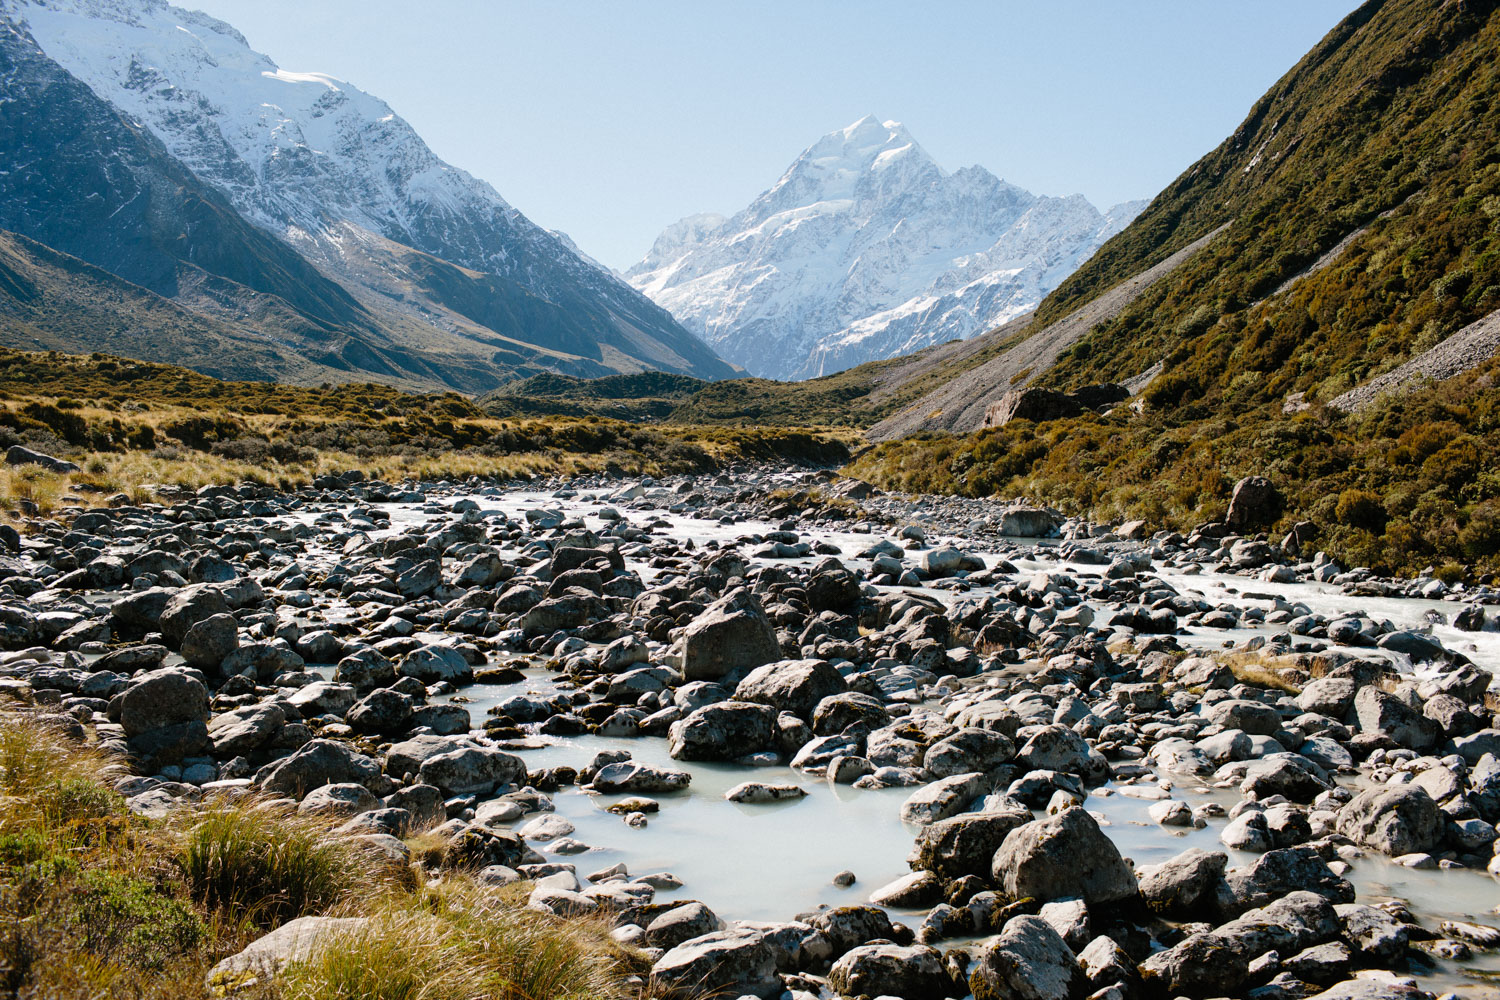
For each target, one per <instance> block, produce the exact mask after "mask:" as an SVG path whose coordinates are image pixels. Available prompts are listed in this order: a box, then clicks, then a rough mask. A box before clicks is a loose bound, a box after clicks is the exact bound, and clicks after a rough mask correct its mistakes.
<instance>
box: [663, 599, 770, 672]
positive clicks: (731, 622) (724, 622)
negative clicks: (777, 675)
mask: <svg viewBox="0 0 1500 1000" xmlns="http://www.w3.org/2000/svg"><path fill="white" fill-rule="evenodd" d="M779 659H781V644H780V643H779V642H777V641H776V629H775V627H774V626H773V625H772V624H771V620H770V619H769V618H767V617H766V612H765V610H764V609H763V608H762V607H761V605H760V600H759V599H758V598H757V597H756V596H755V594H754V593H752V592H751V591H750V590H748V589H746V588H744V587H740V588H737V589H735V590H734V591H731V592H730V593H729V594H727V595H725V596H724V597H722V598H720V599H719V600H717V601H715V602H714V603H713V604H710V605H709V606H708V607H707V608H706V609H705V610H704V611H703V613H702V614H700V615H699V616H698V617H697V618H695V619H693V621H692V623H690V624H689V625H688V626H687V628H686V629H685V630H684V632H683V635H682V675H683V677H684V678H686V679H687V680H690V681H701V680H706V681H717V680H721V679H722V678H724V677H726V676H728V675H730V674H733V673H736V672H739V671H742V670H749V669H753V668H755V667H758V666H761V665H762V664H766V663H771V662H773V661H775V660H779Z"/></svg>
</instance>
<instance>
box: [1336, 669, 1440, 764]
mask: <svg viewBox="0 0 1500 1000" xmlns="http://www.w3.org/2000/svg"><path fill="white" fill-rule="evenodd" d="M1354 716H1355V719H1356V720H1357V721H1358V723H1359V731H1360V732H1362V733H1370V734H1373V735H1377V736H1384V737H1386V738H1387V739H1390V740H1392V741H1394V742H1396V743H1398V744H1400V745H1401V746H1403V747H1406V748H1407V749H1410V750H1416V751H1417V752H1419V753H1421V752H1425V751H1427V750H1431V749H1432V748H1433V747H1435V746H1437V744H1438V741H1439V740H1441V739H1442V736H1443V730H1442V727H1441V726H1439V725H1438V724H1437V723H1436V722H1434V721H1433V720H1431V719H1429V718H1427V716H1425V715H1423V714H1422V713H1421V712H1418V711H1417V710H1416V709H1414V708H1412V707H1411V706H1410V705H1408V704H1406V703H1405V702H1404V701H1402V700H1401V699H1399V698H1397V697H1395V696H1394V695H1390V694H1386V693H1385V692H1384V691H1382V690H1380V689H1379V688H1377V687H1375V686H1374V685H1367V686H1365V687H1362V688H1360V689H1359V692H1358V693H1357V694H1356V695H1355V696H1354Z"/></svg>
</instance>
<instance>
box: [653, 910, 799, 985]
mask: <svg viewBox="0 0 1500 1000" xmlns="http://www.w3.org/2000/svg"><path fill="white" fill-rule="evenodd" d="M776 954H777V953H776V948H775V946H774V943H773V942H771V941H769V940H767V934H766V932H765V931H763V930H760V929H758V928H751V927H731V928H729V929H728V930H722V931H715V932H713V933H711V934H704V935H702V936H700V937H695V938H692V939H690V940H687V941H684V942H682V943H681V944H679V945H677V946H676V947H674V948H672V949H671V950H670V951H668V952H667V953H666V954H665V955H663V956H661V957H660V958H658V959H657V960H656V963H655V964H654V965H653V966H652V967H651V975H652V977H653V978H654V979H655V980H656V982H657V983H658V984H659V985H660V986H661V987H662V988H663V989H664V990H665V991H666V992H667V993H669V994H670V995H672V996H681V997H697V996H708V995H719V996H744V995H747V994H748V995H752V996H758V997H762V998H767V1000H768V998H771V997H775V996H779V995H780V994H781V992H782V990H783V986H782V983H781V978H780V977H779V976H777V975H776Z"/></svg>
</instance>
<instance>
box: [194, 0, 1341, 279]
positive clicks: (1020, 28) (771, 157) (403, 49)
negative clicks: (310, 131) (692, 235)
mask: <svg viewBox="0 0 1500 1000" xmlns="http://www.w3.org/2000/svg"><path fill="white" fill-rule="evenodd" d="M174 2H176V3H178V4H179V5H181V6H185V7H197V8H199V9H201V10H205V11H207V12H208V13H210V14H213V15H215V16H217V17H220V18H222V19H224V20H226V21H228V22H230V23H231V24H233V25H234V26H235V27H237V28H238V29H240V31H241V32H242V33H243V34H244V35H245V36H246V37H247V38H248V39H249V41H250V44H251V45H252V46H253V47H255V48H256V49H258V50H260V51H261V52H264V53H266V54H267V55H269V56H270V57H271V58H272V59H274V60H276V62H277V63H278V64H280V65H281V66H282V67H284V68H287V69H291V70H297V71H317V72H323V73H328V74H330V75H332V76H335V77H338V78H340V79H344V80H347V81H349V82H351V83H353V84H355V85H356V86H358V87H361V88H363V89H364V90H367V91H369V92H370V93H372V94H375V95H376V96H378V97H381V98H383V99H385V100H386V101H387V102H388V103H389V104H390V105H391V106H392V107H393V108H394V109H395V110H396V112H397V113H398V114H400V115H401V116H402V117H404V118H406V119H407V120H408V121H409V122H411V123H412V125H413V126H414V127H415V128H416V129H417V131H418V132H419V133H420V134H421V135H422V137H423V138H425V139H426V140H427V142H428V144H429V145H430V146H432V148H433V149H434V150H435V151H436V152H437V153H438V155H439V156H442V157H443V158H444V159H446V160H448V161H449V162H451V163H453V164H455V165H456V166H459V167H462V168H464V169H466V170H468V171H469V172H470V173H472V174H475V175H476V176H479V177H482V178H484V179H485V180H487V181H489V182H490V183H492V184H493V185H494V186H495V188H496V189H497V190H498V191H499V192H500V193H501V195H503V196H504V197H505V198H506V199H507V200H508V201H509V202H510V203H511V204H512V205H515V206H516V207H517V208H518V209H520V210H521V211H522V212H524V213H526V214H527V215H528V216H530V217H531V218H532V219H533V220H534V221H536V222H537V223H539V224H541V225H543V226H546V227H547V228H550V229H561V230H563V231H564V232H566V233H568V234H569V235H570V236H572V237H573V239H574V240H575V241H576V242H577V243H578V245H579V246H580V247H581V248H582V249H583V250H584V251H586V252H587V253H590V254H592V255H593V256H595V257H597V258H598V259H599V260H601V261H603V262H604V263H606V264H609V265H611V266H614V267H619V268H624V267H627V266H629V265H630V264H632V263H634V262H635V261H636V260H637V259H639V258H640V257H641V256H642V255H643V254H644V253H645V252H646V250H647V249H648V248H649V247H650V245H651V242H652V240H653V239H654V238H655V237H656V234H657V233H658V232H660V231H661V230H662V229H663V228H664V227H666V226H667V225H668V224H670V223H672V222H674V221H675V220H677V219H678V218H681V217H682V216H684V215H691V214H693V213H696V212H721V213H723V214H725V215H731V214H733V213H734V212H736V211H738V210H739V209H740V208H743V207H744V206H745V205H746V204H747V203H748V202H749V201H750V200H751V199H752V198H754V197H755V196H756V195H757V194H759V193H760V192H761V191H763V190H765V189H766V188H767V187H769V186H770V185H771V184H773V183H774V182H775V181H776V179H777V178H778V177H779V176H781V173H782V172H783V171H784V170H785V169H786V167H787V166H788V165H789V164H790V163H791V161H792V160H793V159H794V158H795V157H796V156H797V154H798V153H799V152H801V151H802V150H803V149H804V148H806V147H807V146H809V145H811V144H812V143H813V142H814V141H816V140H817V138H818V137H819V136H821V135H823V134H825V133H827V132H831V131H833V130H834V129H838V128H843V127H844V126H845V125H848V124H849V123H851V122H853V121H855V120H856V119H858V118H860V117H862V116H864V115H866V114H874V115H876V116H878V117H880V118H882V119H896V120H898V121H901V122H904V123H905V124H906V126H907V128H908V129H909V130H910V131H911V133H912V135H913V136H915V137H916V139H917V141H918V142H919V143H921V144H922V145H923V146H924V147H925V148H926V149H927V151H928V152H929V153H930V154H931V155H932V156H933V158H934V159H936V160H937V161H938V163H940V164H942V165H943V166H944V167H945V168H947V169H949V170H955V169H958V168H959V167H964V166H969V165H971V164H975V163H977V164H980V165H981V166H984V167H986V168H987V169H989V170H990V171H992V172H993V173H995V174H997V175H999V176H1001V177H1003V178H1005V179H1006V180H1008V181H1011V182H1013V183H1016V184H1019V185H1021V186H1022V187H1025V188H1028V189H1030V190H1032V191H1034V192H1036V193H1038V194H1051V195H1065V194H1074V193H1079V192H1081V193H1082V194H1084V195H1086V196H1087V197H1088V198H1089V199H1090V200H1091V201H1093V202H1094V203H1095V204H1096V205H1098V206H1099V207H1101V208H1105V207H1108V206H1109V205H1111V204H1114V203H1116V202H1120V201H1126V200H1129V199H1133V198H1149V197H1151V196H1153V195H1155V194H1156V192H1157V191H1159V190H1160V189H1161V188H1162V187H1164V186H1165V185H1166V184H1167V183H1168V182H1170V181H1171V180H1172V179H1173V178H1174V177H1176V176H1177V175H1178V174H1180V173H1181V172H1182V171H1183V170H1184V169H1185V168H1186V167H1187V166H1188V165H1189V164H1191V163H1192V162H1193V161H1194V160H1195V159H1197V158H1198V157H1199V156H1201V155H1202V154H1204V153H1205V152H1207V151H1208V150H1210V149H1212V148H1213V147H1214V146H1216V145H1217V144H1218V143H1219V142H1220V141H1221V140H1222V139H1223V138H1224V137H1225V136H1227V135H1228V134H1229V133H1230V132H1232V131H1233V130H1234V127H1235V126H1236V125H1238V124H1239V122H1240V121H1241V119H1242V118H1243V117H1244V115H1245V113H1246V112H1247V111H1248V110H1249V108H1250V105H1251V103H1252V102H1253V101H1254V100H1255V99H1256V98H1257V97H1259V96H1260V95H1261V94H1262V93H1263V92H1264V91H1265V90H1266V89H1267V88H1268V87H1269V86H1270V84H1271V83H1273V82H1274V81H1275V80H1276V79H1277V78H1278V77H1280V76H1281V75H1282V74H1283V73H1284V72H1285V71H1286V70H1287V69H1289V68H1290V67H1291V66H1292V64H1293V63H1295V62H1296V61H1297V59H1299V58H1300V57H1301V56H1302V54H1303V53H1304V52H1306V51H1307V50H1308V49H1309V48H1310V47H1311V46H1312V45H1313V44H1314V43H1315V42H1316V41H1317V40H1318V39H1319V38H1321V37H1322V36H1323V35H1324V34H1325V33H1326V32H1327V31H1328V30H1329V29H1330V28H1332V27H1333V26H1334V25H1335V24H1336V23H1338V21H1339V19H1340V18H1342V17H1343V16H1344V15H1345V14H1347V13H1348V12H1349V11H1351V10H1353V9H1354V8H1355V7H1356V6H1357V3H1356V2H1355V0H1026V2H1020V0H946V2H917V0H908V2H892V0H761V2H757V3H746V2H731V0H682V2H679V0H635V2H623V0H622V2H605V0H589V2H583V0H533V2H527V3H518V2H510V0H174Z"/></svg>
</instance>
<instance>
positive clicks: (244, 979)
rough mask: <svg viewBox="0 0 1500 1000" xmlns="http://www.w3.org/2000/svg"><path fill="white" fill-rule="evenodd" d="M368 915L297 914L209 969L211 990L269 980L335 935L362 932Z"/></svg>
mask: <svg viewBox="0 0 1500 1000" xmlns="http://www.w3.org/2000/svg"><path fill="white" fill-rule="evenodd" d="M367 920H368V918H366V917H297V918H296V919H295V920H289V921H287V922H286V923H284V924H282V925H281V926H280V927H278V928H276V930H274V931H272V932H271V933H269V934H266V935H263V936H261V937H259V938H256V939H255V940H254V941H252V942H250V944H248V945H246V946H245V948H244V949H243V950H242V951H240V952H238V953H237V954H234V955H231V956H229V957H228V958H226V959H223V960H222V961H220V962H219V963H218V964H217V965H215V966H214V967H213V968H212V969H210V970H209V971H208V977H207V986H208V989H209V991H210V992H211V993H213V994H215V995H218V994H220V993H231V992H234V991H235V990H237V989H241V988H244V987H247V986H250V985H251V984H252V983H265V982H268V981H269V980H271V979H273V978H275V976H276V973H278V972H279V971H281V969H282V968H283V967H284V966H285V965H286V964H287V963H289V962H301V961H305V960H307V959H309V958H311V957H312V955H313V953H314V951H315V950H316V949H317V948H318V947H320V946H321V945H323V944H324V943H325V942H327V941H328V940H330V939H332V938H337V937H338V936H340V935H345V934H355V933H358V932H359V931H360V930H361V929H362V928H363V927H364V926H365V923H366V922H367Z"/></svg>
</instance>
